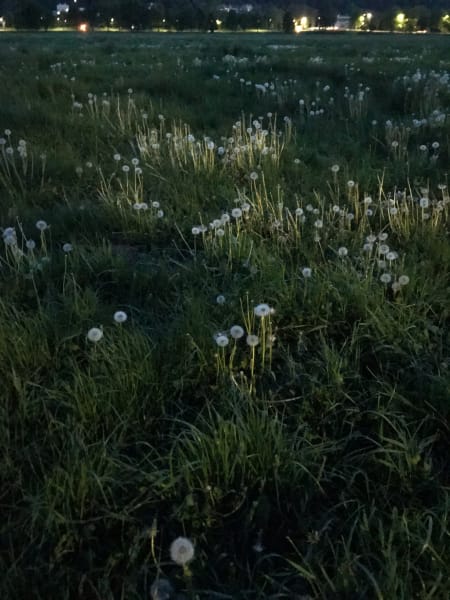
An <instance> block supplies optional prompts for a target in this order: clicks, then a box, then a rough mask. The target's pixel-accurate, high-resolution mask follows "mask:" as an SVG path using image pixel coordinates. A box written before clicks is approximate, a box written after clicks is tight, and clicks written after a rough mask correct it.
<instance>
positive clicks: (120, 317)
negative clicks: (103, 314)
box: [113, 310, 128, 323]
mask: <svg viewBox="0 0 450 600" xmlns="http://www.w3.org/2000/svg"><path fill="white" fill-rule="evenodd" d="M113 318H114V321H115V322H116V323H125V321H126V320H127V319H128V315H127V313H126V312H124V311H123V310H117V311H116V312H115V313H114V317H113Z"/></svg>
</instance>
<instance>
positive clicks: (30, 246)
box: [25, 240, 36, 250]
mask: <svg viewBox="0 0 450 600" xmlns="http://www.w3.org/2000/svg"><path fill="white" fill-rule="evenodd" d="M25 246H26V247H27V248H28V250H34V249H35V248H36V242H35V241H34V240H27V241H26V243H25Z"/></svg>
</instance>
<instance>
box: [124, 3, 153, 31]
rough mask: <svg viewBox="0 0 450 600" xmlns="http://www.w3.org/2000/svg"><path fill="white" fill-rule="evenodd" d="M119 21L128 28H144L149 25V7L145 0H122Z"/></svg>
mask: <svg viewBox="0 0 450 600" xmlns="http://www.w3.org/2000/svg"><path fill="white" fill-rule="evenodd" d="M119 10H120V12H119V22H120V25H121V26H122V27H125V28H126V29H131V28H132V27H134V28H135V29H143V28H144V27H145V26H146V25H147V17H148V8H147V3H146V2H145V1H144V0H122V1H121V2H120V9H119Z"/></svg>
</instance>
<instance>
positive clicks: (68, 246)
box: [62, 243, 73, 254]
mask: <svg viewBox="0 0 450 600" xmlns="http://www.w3.org/2000/svg"><path fill="white" fill-rule="evenodd" d="M62 249H63V251H64V252H65V253H66V254H67V253H69V252H72V250H73V246H72V244H69V243H67V244H63V247H62Z"/></svg>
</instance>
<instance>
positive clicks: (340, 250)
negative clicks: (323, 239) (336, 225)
mask: <svg viewBox="0 0 450 600" xmlns="http://www.w3.org/2000/svg"><path fill="white" fill-rule="evenodd" d="M347 254H348V250H347V248H346V247H345V246H341V247H340V248H338V255H339V256H342V257H344V256H347Z"/></svg>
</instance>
